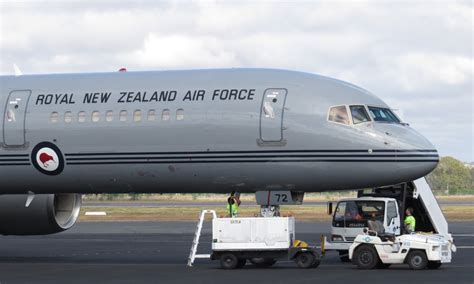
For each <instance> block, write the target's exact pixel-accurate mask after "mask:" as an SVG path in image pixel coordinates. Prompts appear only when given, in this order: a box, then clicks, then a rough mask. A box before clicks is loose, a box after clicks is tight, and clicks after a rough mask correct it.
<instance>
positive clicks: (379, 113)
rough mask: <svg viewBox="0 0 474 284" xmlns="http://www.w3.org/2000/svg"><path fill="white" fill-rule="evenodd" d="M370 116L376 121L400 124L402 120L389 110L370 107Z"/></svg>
mask: <svg viewBox="0 0 474 284" xmlns="http://www.w3.org/2000/svg"><path fill="white" fill-rule="evenodd" d="M369 112H370V116H371V117H372V119H373V120H374V121H381V122H391V123H400V120H399V119H398V118H397V117H396V116H395V114H393V112H392V111H391V110H390V109H388V108H380V107H370V106H369Z"/></svg>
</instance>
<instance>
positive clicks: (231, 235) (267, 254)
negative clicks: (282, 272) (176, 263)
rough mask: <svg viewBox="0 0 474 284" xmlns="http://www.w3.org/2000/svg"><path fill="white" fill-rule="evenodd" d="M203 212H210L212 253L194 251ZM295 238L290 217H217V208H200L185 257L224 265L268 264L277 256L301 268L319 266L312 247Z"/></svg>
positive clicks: (277, 258)
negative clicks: (209, 260) (188, 251)
mask: <svg viewBox="0 0 474 284" xmlns="http://www.w3.org/2000/svg"><path fill="white" fill-rule="evenodd" d="M205 214H212V217H213V218H212V254H210V255H209V254H197V247H198V244H199V237H200V236H201V229H202V225H203V222H204V219H205V218H204V217H205ZM294 240H295V218H293V217H244V218H217V215H216V211H214V210H203V211H202V212H201V217H200V218H199V223H198V225H197V227H196V233H195V235H194V240H193V245H192V246H191V251H190V253H189V258H188V266H192V265H193V263H194V260H195V259H196V258H210V259H211V260H220V263H221V267H222V268H224V269H235V268H242V267H243V266H244V265H245V264H246V263H247V261H250V262H251V263H253V264H254V265H256V266H259V267H269V266H272V265H273V264H275V263H276V262H277V260H281V259H287V260H294V261H295V262H296V264H297V265H298V267H300V268H316V267H318V265H319V263H320V261H321V257H320V256H319V254H318V253H317V251H316V248H315V247H312V246H308V245H307V244H306V243H304V242H301V241H297V242H295V244H293V242H294Z"/></svg>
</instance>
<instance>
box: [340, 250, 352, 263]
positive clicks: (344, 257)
mask: <svg viewBox="0 0 474 284" xmlns="http://www.w3.org/2000/svg"><path fill="white" fill-rule="evenodd" d="M338 252H339V259H340V260H341V262H350V261H351V260H350V259H349V251H348V250H339V251H338Z"/></svg>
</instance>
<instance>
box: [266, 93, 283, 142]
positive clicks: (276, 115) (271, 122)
mask: <svg viewBox="0 0 474 284" xmlns="http://www.w3.org/2000/svg"><path fill="white" fill-rule="evenodd" d="M286 93H287V90H286V89H267V90H265V93H264V94H263V100H262V106H261V109H260V140H261V141H263V142H280V141H282V140H283V112H284V107H285V100H286Z"/></svg>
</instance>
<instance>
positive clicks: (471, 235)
mask: <svg viewBox="0 0 474 284" xmlns="http://www.w3.org/2000/svg"><path fill="white" fill-rule="evenodd" d="M453 237H474V234H456V235H453Z"/></svg>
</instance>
